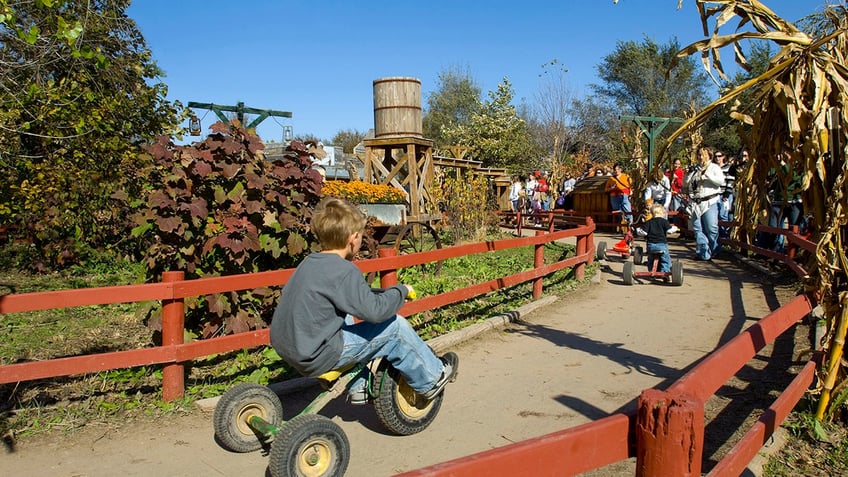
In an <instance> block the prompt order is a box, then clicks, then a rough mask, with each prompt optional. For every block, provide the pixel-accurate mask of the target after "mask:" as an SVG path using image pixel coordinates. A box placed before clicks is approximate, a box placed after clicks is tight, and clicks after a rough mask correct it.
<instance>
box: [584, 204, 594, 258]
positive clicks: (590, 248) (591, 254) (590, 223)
mask: <svg viewBox="0 0 848 477" xmlns="http://www.w3.org/2000/svg"><path fill="white" fill-rule="evenodd" d="M585 224H586V227H592V226H594V225H595V219H593V218H592V217H590V216H588V215H587V216H586V221H585ZM595 230H597V229H595ZM588 237H589V238H588V239H587V240H586V251H587V252H589V260H588V261H587V262H586V265H592V264H593V263H595V232H594V231H592V232H590V233H589V235H588Z"/></svg>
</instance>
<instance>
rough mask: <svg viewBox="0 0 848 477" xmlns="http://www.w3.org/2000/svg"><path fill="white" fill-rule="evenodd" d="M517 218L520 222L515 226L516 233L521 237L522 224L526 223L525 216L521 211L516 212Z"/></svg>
mask: <svg viewBox="0 0 848 477" xmlns="http://www.w3.org/2000/svg"><path fill="white" fill-rule="evenodd" d="M515 220H516V221H518V224H517V225H516V226H515V235H517V236H519V237H521V226H522V225H524V217H523V216H522V214H521V212H516V214H515Z"/></svg>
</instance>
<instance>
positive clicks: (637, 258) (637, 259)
mask: <svg viewBox="0 0 848 477" xmlns="http://www.w3.org/2000/svg"><path fill="white" fill-rule="evenodd" d="M644 257H645V251H644V250H643V249H642V247H633V263H635V264H636V265H642V259H643V258H644Z"/></svg>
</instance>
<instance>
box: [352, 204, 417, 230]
mask: <svg viewBox="0 0 848 477" xmlns="http://www.w3.org/2000/svg"><path fill="white" fill-rule="evenodd" d="M359 210H361V211H362V212H364V213H365V215H367V216H369V217H376V218H377V220H379V221H380V222H382V223H384V224H386V225H403V224H406V204H359Z"/></svg>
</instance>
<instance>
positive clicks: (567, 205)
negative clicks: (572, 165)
mask: <svg viewBox="0 0 848 477" xmlns="http://www.w3.org/2000/svg"><path fill="white" fill-rule="evenodd" d="M575 185H577V179H575V178H574V176H572V175H571V173H570V172H566V173H565V179H564V180H563V181H562V190H560V194H562V197H563V203H562V208H563V209H565V210H572V209H574V186H575Z"/></svg>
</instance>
